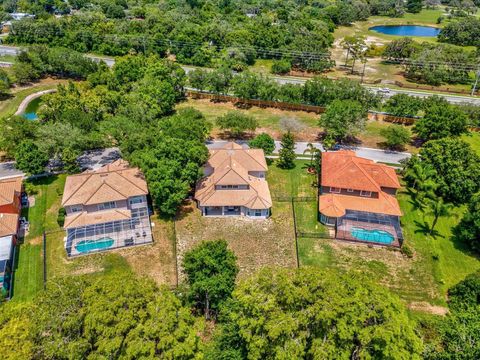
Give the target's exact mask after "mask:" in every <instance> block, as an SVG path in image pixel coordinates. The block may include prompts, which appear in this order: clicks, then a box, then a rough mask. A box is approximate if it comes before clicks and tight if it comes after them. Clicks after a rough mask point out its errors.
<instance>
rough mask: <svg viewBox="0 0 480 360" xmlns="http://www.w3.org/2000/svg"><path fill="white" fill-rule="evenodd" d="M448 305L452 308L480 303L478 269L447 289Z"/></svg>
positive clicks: (479, 275)
mask: <svg viewBox="0 0 480 360" xmlns="http://www.w3.org/2000/svg"><path fill="white" fill-rule="evenodd" d="M448 305H449V307H450V308H454V309H462V308H465V307H470V306H478V305H480V271H477V272H475V273H473V274H470V275H468V276H467V277H466V278H465V279H463V280H462V281H460V282H459V283H458V284H456V285H454V286H452V287H451V288H450V289H448Z"/></svg>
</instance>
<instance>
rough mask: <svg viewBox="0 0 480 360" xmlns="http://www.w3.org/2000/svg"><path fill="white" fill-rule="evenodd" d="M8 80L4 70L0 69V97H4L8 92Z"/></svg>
mask: <svg viewBox="0 0 480 360" xmlns="http://www.w3.org/2000/svg"><path fill="white" fill-rule="evenodd" d="M10 85H11V84H10V79H9V77H8V74H7V72H6V71H5V70H3V69H0V96H2V97H3V96H5V95H7V94H8V91H9V90H10Z"/></svg>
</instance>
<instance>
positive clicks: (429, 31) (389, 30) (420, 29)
mask: <svg viewBox="0 0 480 360" xmlns="http://www.w3.org/2000/svg"><path fill="white" fill-rule="evenodd" d="M369 30H373V31H375V32H379V33H381V34H385V35H396V36H422V37H435V36H437V35H438V34H439V33H440V29H439V28H435V27H432V26H419V25H381V26H374V27H371V28H370V29H369Z"/></svg>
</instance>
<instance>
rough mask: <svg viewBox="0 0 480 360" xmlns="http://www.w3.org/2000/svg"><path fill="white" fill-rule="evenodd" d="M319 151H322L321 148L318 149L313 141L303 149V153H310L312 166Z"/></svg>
mask: <svg viewBox="0 0 480 360" xmlns="http://www.w3.org/2000/svg"><path fill="white" fill-rule="evenodd" d="M319 152H321V151H320V149H317V148H316V147H315V145H313V144H312V143H311V142H309V143H308V144H307V148H306V149H305V150H304V151H303V154H310V167H313V159H314V158H315V157H316V156H317V154H318V153H319Z"/></svg>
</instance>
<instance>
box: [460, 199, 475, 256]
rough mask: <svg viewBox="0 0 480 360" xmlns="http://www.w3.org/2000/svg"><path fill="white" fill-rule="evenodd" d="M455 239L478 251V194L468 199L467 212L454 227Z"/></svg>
mask: <svg viewBox="0 0 480 360" xmlns="http://www.w3.org/2000/svg"><path fill="white" fill-rule="evenodd" d="M454 234H455V237H456V238H457V239H459V240H460V241H462V242H464V243H465V244H467V245H468V246H469V247H470V248H471V249H472V250H474V251H476V252H477V253H480V196H479V195H477V196H474V197H472V198H471V199H470V202H469V204H468V209H467V212H466V213H465V214H464V215H463V218H462V220H461V221H460V223H459V224H458V225H457V226H456V227H455V228H454Z"/></svg>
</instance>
